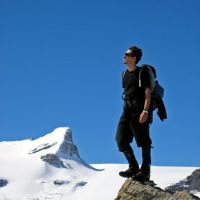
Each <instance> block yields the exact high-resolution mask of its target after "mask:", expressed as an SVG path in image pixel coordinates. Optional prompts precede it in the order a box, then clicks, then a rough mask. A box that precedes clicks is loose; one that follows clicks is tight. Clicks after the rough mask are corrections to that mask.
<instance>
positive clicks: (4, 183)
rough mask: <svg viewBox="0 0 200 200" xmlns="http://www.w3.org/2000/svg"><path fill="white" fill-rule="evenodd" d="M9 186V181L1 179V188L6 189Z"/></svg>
mask: <svg viewBox="0 0 200 200" xmlns="http://www.w3.org/2000/svg"><path fill="white" fill-rule="evenodd" d="M7 184H8V181H7V180H6V179H4V178H1V177H0V187H4V186H6V185H7Z"/></svg>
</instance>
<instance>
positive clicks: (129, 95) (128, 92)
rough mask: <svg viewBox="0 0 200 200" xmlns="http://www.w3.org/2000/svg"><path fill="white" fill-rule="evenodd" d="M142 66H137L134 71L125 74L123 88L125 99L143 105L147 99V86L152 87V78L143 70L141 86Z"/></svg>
mask: <svg viewBox="0 0 200 200" xmlns="http://www.w3.org/2000/svg"><path fill="white" fill-rule="evenodd" d="M140 70H141V67H137V68H136V69H135V70H134V71H131V72H130V71H128V70H126V72H125V73H124V75H123V82H122V84H123V88H124V94H125V100H130V101H131V102H133V103H134V104H138V105H141V106H143V105H144V101H145V88H146V87H150V78H149V75H148V73H147V72H146V71H145V70H143V71H142V73H141V83H142V85H141V87H139V73H140Z"/></svg>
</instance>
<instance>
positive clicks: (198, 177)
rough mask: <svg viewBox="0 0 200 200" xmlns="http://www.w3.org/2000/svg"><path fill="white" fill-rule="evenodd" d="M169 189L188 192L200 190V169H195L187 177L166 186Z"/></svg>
mask: <svg viewBox="0 0 200 200" xmlns="http://www.w3.org/2000/svg"><path fill="white" fill-rule="evenodd" d="M166 190H167V191H171V192H176V191H186V192H193V191H196V192H200V169H197V170H195V171H194V172H193V173H192V174H191V175H190V176H188V177H187V178H186V179H184V180H181V181H179V182H178V183H176V184H174V185H170V186H168V187H167V188H166Z"/></svg>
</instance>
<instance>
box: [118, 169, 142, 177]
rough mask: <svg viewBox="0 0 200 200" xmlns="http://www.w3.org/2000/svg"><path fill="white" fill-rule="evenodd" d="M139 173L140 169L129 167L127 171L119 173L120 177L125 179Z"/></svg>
mask: <svg viewBox="0 0 200 200" xmlns="http://www.w3.org/2000/svg"><path fill="white" fill-rule="evenodd" d="M138 172H139V167H135V168H134V167H129V168H128V169H127V170H126V171H121V172H119V175H120V176H122V177H124V178H129V177H132V176H135V175H136V174H137V173H138Z"/></svg>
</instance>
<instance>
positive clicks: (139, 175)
mask: <svg viewBox="0 0 200 200" xmlns="http://www.w3.org/2000/svg"><path fill="white" fill-rule="evenodd" d="M132 178H133V180H135V181H139V182H141V183H144V182H147V181H149V180H150V177H149V176H148V175H145V174H144V173H142V172H141V171H139V172H138V173H137V174H135V175H134V176H132Z"/></svg>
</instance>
